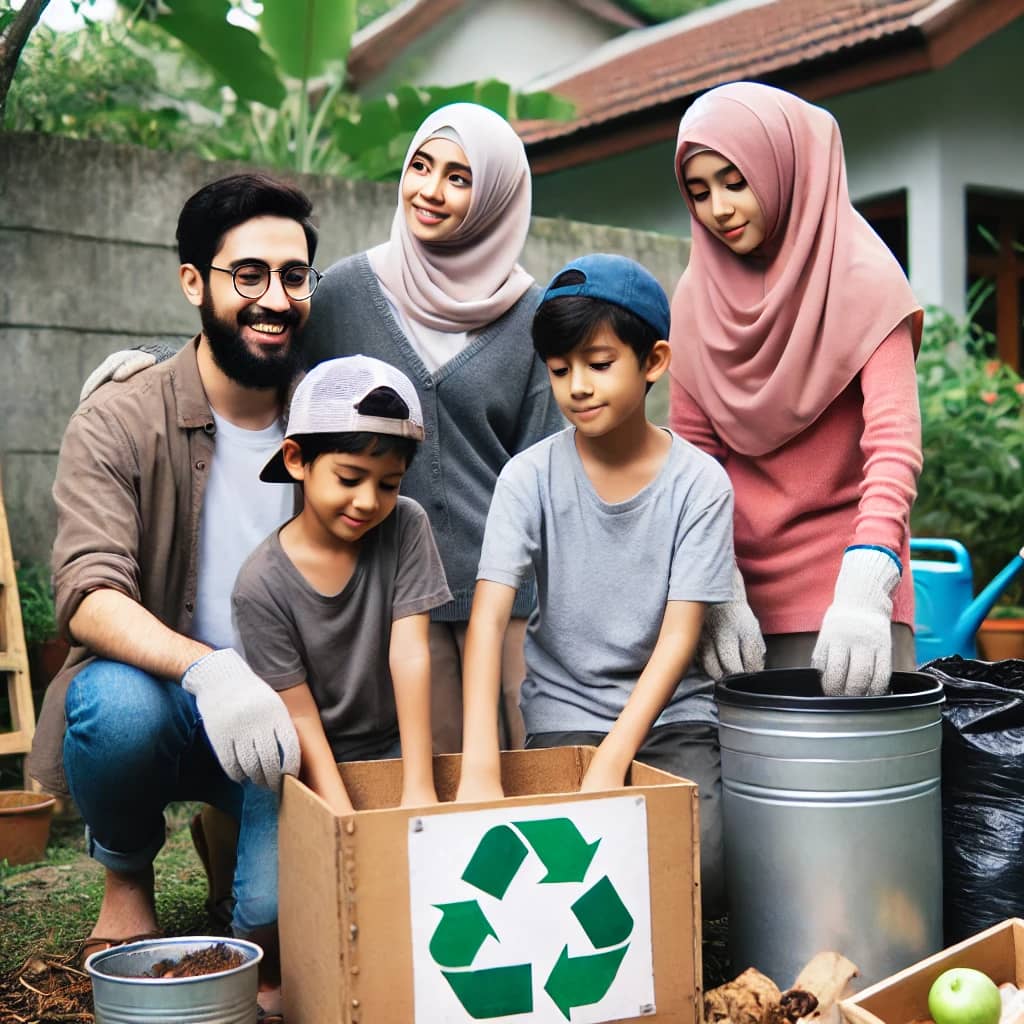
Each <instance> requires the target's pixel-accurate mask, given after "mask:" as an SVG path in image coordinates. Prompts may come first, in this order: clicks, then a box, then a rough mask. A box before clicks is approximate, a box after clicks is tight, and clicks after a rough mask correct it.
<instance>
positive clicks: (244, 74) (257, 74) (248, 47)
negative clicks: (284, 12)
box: [120, 0, 337, 107]
mask: <svg viewBox="0 0 1024 1024" xmlns="http://www.w3.org/2000/svg"><path fill="white" fill-rule="evenodd" d="M120 3H121V6H122V7H124V8H126V9H127V10H129V11H131V12H134V11H136V10H138V9H139V3H138V0H120ZM293 3H295V6H296V7H298V6H299V4H298V3H297V2H296V0H293ZM312 3H313V0H306V4H305V5H304V6H307V7H308V6H310V5H311V4H312ZM335 3H337V0H335ZM328 6H331V5H328ZM230 10H231V5H230V4H229V3H228V0H144V3H143V4H142V14H143V15H144V16H145V17H147V18H148V19H149V20H150V21H152V22H153V24H155V25H158V26H159V27H160V28H162V29H163V30H164V31H165V32H167V33H168V34H169V35H172V36H174V38H175V39H178V40H180V41H181V42H182V43H184V44H185V46H187V47H188V48H189V49H190V50H191V51H192V52H193V53H195V54H197V55H198V56H199V57H200V58H201V59H202V60H204V61H205V62H206V63H207V64H208V65H209V66H210V68H211V70H212V71H213V73H214V75H215V76H216V77H217V78H218V79H219V80H220V81H222V82H223V83H224V84H225V85H227V86H229V87H230V88H231V89H232V90H233V91H234V93H235V95H236V96H238V98H239V99H241V100H251V101H254V102H257V103H264V104H266V105H267V106H272V107H273V106H277V104H279V103H280V102H281V101H282V100H283V99H284V96H285V88H284V85H283V83H282V82H281V78H280V75H279V74H278V70H277V68H276V67H275V66H274V62H273V60H272V59H271V57H270V55H269V54H267V53H266V52H265V51H264V50H262V49H261V48H260V41H259V39H258V37H257V36H256V35H254V34H253V33H252V32H250V31H249V30H248V29H246V28H241V27H240V26H237V25H232V24H231V23H230V22H229V21H228V20H227V16H228V12H229V11H230Z"/></svg>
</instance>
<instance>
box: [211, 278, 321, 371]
mask: <svg viewBox="0 0 1024 1024" xmlns="http://www.w3.org/2000/svg"><path fill="white" fill-rule="evenodd" d="M199 319H200V322H201V323H202V325H203V334H204V335H205V336H206V340H207V341H209V343H210V352H211V353H212V354H213V361H214V362H215V363H216V364H217V366H218V367H219V368H220V369H221V371H222V372H223V373H225V374H226V375H227V376H228V377H230V378H231V380H233V381H234V382H235V383H236V384H240V385H241V386H242V387H243V388H285V387H287V386H288V384H289V383H290V381H291V379H292V377H294V376H295V373H296V372H297V370H298V368H299V366H300V354H301V350H302V343H301V341H302V332H301V331H299V330H297V328H298V325H299V314H298V312H297V311H296V310H294V309H289V310H288V311H287V312H284V313H278V312H275V311H273V310H269V309H262V308H261V307H260V306H258V305H257V306H247V307H246V308H245V309H243V310H242V311H241V312H240V313H239V314H238V317H237V320H236V322H235V323H234V324H230V323H228V322H227V321H225V320H222V319H221V318H220V317H219V316H217V311H216V310H215V309H214V308H213V302H212V301H211V299H210V293H209V290H207V292H206V294H205V295H204V296H203V301H202V303H201V304H200V306H199ZM256 320H259V321H262V322H263V323H271V324H283V325H284V326H286V327H291V328H292V336H291V339H290V341H289V343H288V344H287V345H283V346H279V347H273V348H271V347H270V346H267V348H265V349H264V350H263V351H261V352H254V351H253V350H252V349H251V348H250V347H249V346H248V345H247V344H246V342H245V339H244V338H243V337H242V336H241V327H243V326H244V325H246V324H251V323H252V322H253V321H256Z"/></svg>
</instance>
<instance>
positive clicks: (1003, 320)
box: [967, 190, 1024, 372]
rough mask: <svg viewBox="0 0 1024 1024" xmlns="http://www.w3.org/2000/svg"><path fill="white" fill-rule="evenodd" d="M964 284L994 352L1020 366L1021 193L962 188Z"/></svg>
mask: <svg viewBox="0 0 1024 1024" xmlns="http://www.w3.org/2000/svg"><path fill="white" fill-rule="evenodd" d="M967 288H968V295H969V296H970V299H971V300H972V304H976V305H977V310H976V312H975V315H974V319H975V321H976V322H977V323H978V324H979V325H980V326H982V327H984V328H985V330H987V331H991V332H992V333H993V334H994V335H995V337H996V351H995V352H994V353H993V355H997V356H998V357H999V358H1000V359H1002V360H1003V362H1004V363H1009V364H1010V365H1011V366H1012V367H1013V368H1014V369H1015V370H1017V371H1018V372H1020V370H1021V367H1022V366H1024V197H1021V196H1016V195H1013V194H1011V193H997V192H981V191H973V190H968V192H967Z"/></svg>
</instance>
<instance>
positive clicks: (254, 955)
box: [85, 935, 263, 1024]
mask: <svg viewBox="0 0 1024 1024" xmlns="http://www.w3.org/2000/svg"><path fill="white" fill-rule="evenodd" d="M217 943H224V944H225V945H227V946H229V947H231V949H235V950H238V951H239V952H240V953H241V954H242V955H243V956H244V957H245V961H244V962H243V963H242V964H240V965H239V966H238V967H233V968H232V969H231V970H229V971H220V972H218V973H217V974H204V975H200V976H198V977H195V978H146V977H142V975H144V974H147V973H148V972H149V971H151V970H152V968H153V966H154V965H155V964H157V963H159V962H160V961H161V960H177V959H179V958H180V957H183V956H185V955H186V954H187V953H194V952H198V951H199V950H202V949H207V948H209V947H210V946H214V945H216V944H217ZM262 959H263V950H262V949H260V947H259V946H257V945H256V944H255V943H254V942H246V941H244V940H243V939H231V938H227V939H226V938H223V937H220V938H218V937H216V936H208V935H186V936H182V937H181V938H175V939H146V940H145V941H143V942H132V943H129V944H128V945H125V946H115V947H114V948H113V949H105V950H102V951H101V952H99V953H93V955H92V956H90V957H89V959H88V960H87V961H86V962H85V969H86V971H87V972H88V973H89V976H90V977H91V978H92V995H93V1003H94V1005H95V1011H96V1024H183V1022H185V1021H188V1022H189V1024H253V1022H254V1021H255V1020H256V993H257V991H258V989H259V978H258V971H257V965H258V964H259V962H260V960H262Z"/></svg>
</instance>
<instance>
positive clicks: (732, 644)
mask: <svg viewBox="0 0 1024 1024" xmlns="http://www.w3.org/2000/svg"><path fill="white" fill-rule="evenodd" d="M732 594H733V599H732V600H731V601H726V602H725V603H724V604H712V605H708V610H707V612H706V613H705V615H704V628H703V629H702V630H701V634H700V640H699V641H698V643H697V664H698V665H700V666H701V668H703V669H704V671H705V672H706V673H707V674H708V675H709V676H711V678H712V679H714V680H716V681H717V680H719V679H722V678H724V677H725V676H727V675H731V674H732V673H733V672H760V671H761V669H763V668H764V637H762V636H761V626H760V624H759V623H758V621H757V619H756V618H755V617H754V613H753V612H752V611H751V610H750V605H749V604H747V590H746V588H745V587H744V586H743V576H742V575H741V574H740V570H739V568H738V567H734V569H733V577H732Z"/></svg>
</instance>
